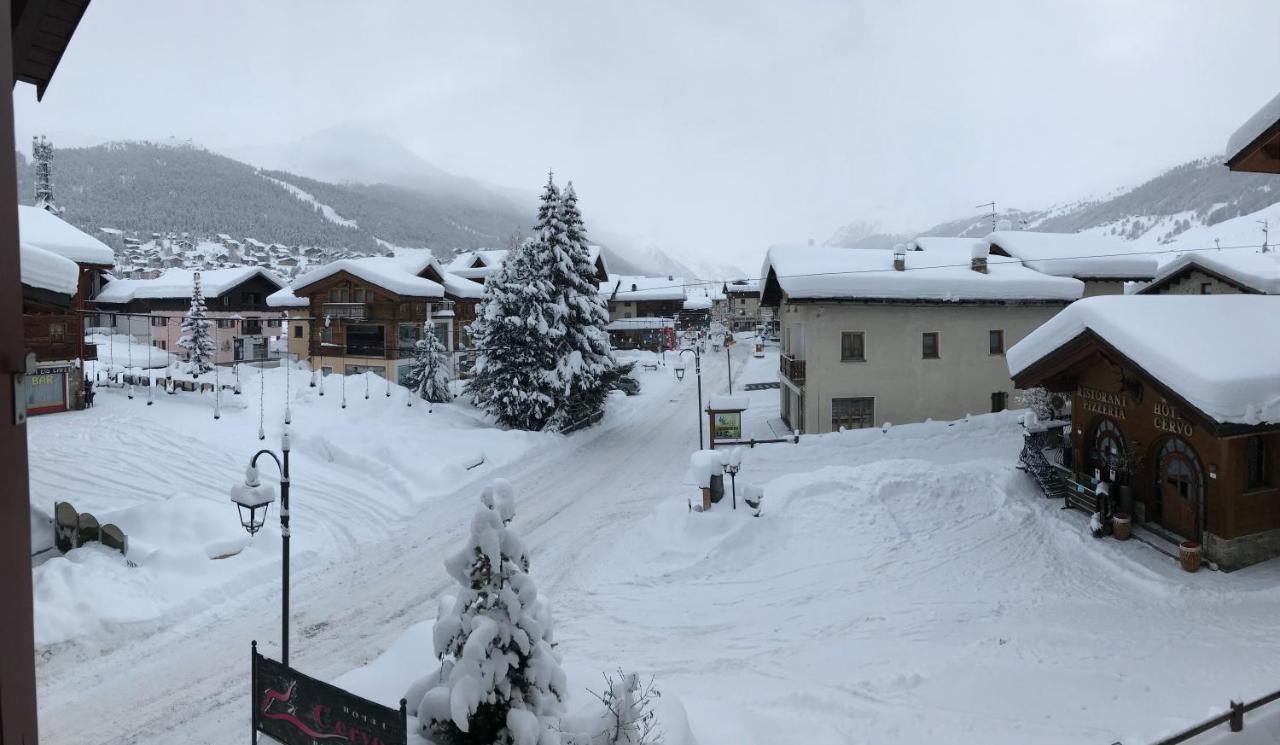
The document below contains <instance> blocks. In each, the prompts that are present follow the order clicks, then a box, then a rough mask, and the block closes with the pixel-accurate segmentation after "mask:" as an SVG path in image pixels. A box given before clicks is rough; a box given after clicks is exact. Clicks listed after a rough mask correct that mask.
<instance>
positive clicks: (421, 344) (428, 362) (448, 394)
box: [406, 323, 453, 404]
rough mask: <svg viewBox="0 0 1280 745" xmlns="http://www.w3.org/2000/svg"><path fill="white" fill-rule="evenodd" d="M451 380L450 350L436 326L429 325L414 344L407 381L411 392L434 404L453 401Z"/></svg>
mask: <svg viewBox="0 0 1280 745" xmlns="http://www.w3.org/2000/svg"><path fill="white" fill-rule="evenodd" d="M449 379H450V378H449V350H447V349H445V347H444V342H442V341H440V337H438V336H436V333H435V324H433V323H427V324H426V326H425V327H424V328H423V337H422V338H421V339H419V340H418V341H416V342H414V343H413V362H412V363H411V364H410V366H409V372H408V374H407V381H406V382H407V383H408V384H409V390H411V391H413V392H414V393H416V394H418V395H419V396H421V397H422V398H425V399H426V400H428V401H430V402H432V403H436V404H438V403H443V402H445V401H452V400H453V391H451V390H449Z"/></svg>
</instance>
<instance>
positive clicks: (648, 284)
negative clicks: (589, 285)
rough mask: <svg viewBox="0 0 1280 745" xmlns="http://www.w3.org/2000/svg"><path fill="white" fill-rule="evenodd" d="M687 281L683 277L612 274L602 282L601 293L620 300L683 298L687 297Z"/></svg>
mask: <svg viewBox="0 0 1280 745" xmlns="http://www.w3.org/2000/svg"><path fill="white" fill-rule="evenodd" d="M684 286H685V281H684V279H683V278H682V277H672V276H665V277H643V276H633V275H621V274H617V275H610V277H609V279H608V281H606V282H601V283H600V294H601V295H604V296H605V297H606V298H609V299H611V300H617V301H619V302H628V303H630V302H636V301H639V300H681V301H683V300H684V299H685V291H684Z"/></svg>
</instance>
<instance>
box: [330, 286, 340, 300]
mask: <svg viewBox="0 0 1280 745" xmlns="http://www.w3.org/2000/svg"><path fill="white" fill-rule="evenodd" d="M338 297H339V295H338V288H337V287H331V288H329V302H331V303H336V302H338Z"/></svg>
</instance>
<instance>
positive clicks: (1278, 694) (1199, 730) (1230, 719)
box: [1116, 691, 1280, 745]
mask: <svg viewBox="0 0 1280 745" xmlns="http://www.w3.org/2000/svg"><path fill="white" fill-rule="evenodd" d="M1273 701H1280V691H1275V692H1274V693H1268V694H1267V695H1265V696H1263V697H1262V698H1259V699H1255V700H1253V701H1250V702H1249V703H1247V704H1246V703H1244V702H1242V701H1231V702H1229V703H1228V705H1227V706H1228V708H1227V710H1226V711H1225V712H1223V713H1222V714H1219V715H1218V716H1216V717H1212V718H1210V719H1206V720H1205V721H1203V722H1201V723H1199V724H1197V725H1196V726H1194V727H1191V728H1189V729H1186V730H1184V731H1182V732H1179V733H1178V734H1176V735H1170V736H1169V737H1166V738H1164V739H1163V740H1160V741H1159V742H1157V743H1155V745H1178V743H1182V742H1186V741H1188V740H1190V739H1191V738H1193V737H1198V736H1199V735H1203V734H1204V733H1206V732H1208V731H1209V730H1211V729H1213V728H1215V727H1221V726H1222V725H1224V724H1227V725H1230V726H1231V731H1232V732H1239V731H1240V730H1242V729H1244V715H1245V714H1246V713H1247V712H1250V711H1253V710H1254V709H1257V708H1260V707H1262V706H1266V705H1267V704H1269V703H1271V702H1273ZM1116 745H1119V744H1118V743H1116Z"/></svg>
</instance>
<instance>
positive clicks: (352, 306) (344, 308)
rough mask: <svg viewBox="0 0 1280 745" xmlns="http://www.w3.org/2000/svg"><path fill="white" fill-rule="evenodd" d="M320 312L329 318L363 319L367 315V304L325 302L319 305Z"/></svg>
mask: <svg viewBox="0 0 1280 745" xmlns="http://www.w3.org/2000/svg"><path fill="white" fill-rule="evenodd" d="M320 313H321V314H322V315H325V316H328V317H330V318H345V319H347V320H348V321H363V320H365V319H366V318H368V317H369V305H368V303H325V304H324V305H322V306H320Z"/></svg>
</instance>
